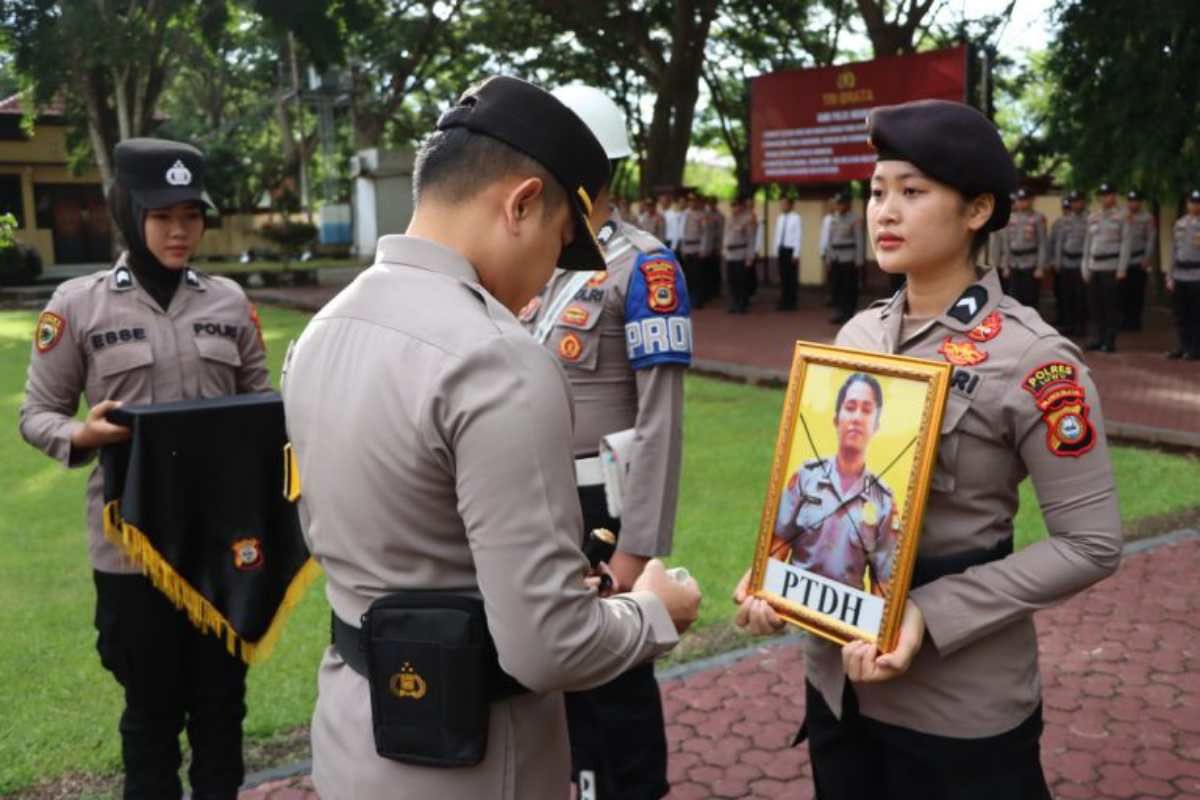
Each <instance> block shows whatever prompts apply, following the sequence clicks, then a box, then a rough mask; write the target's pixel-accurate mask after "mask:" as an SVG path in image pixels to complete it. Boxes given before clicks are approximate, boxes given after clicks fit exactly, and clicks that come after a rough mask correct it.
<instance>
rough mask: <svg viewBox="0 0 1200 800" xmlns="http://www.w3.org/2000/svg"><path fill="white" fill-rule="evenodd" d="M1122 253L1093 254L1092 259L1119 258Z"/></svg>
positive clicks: (1108, 259) (1107, 259)
mask: <svg viewBox="0 0 1200 800" xmlns="http://www.w3.org/2000/svg"><path fill="white" fill-rule="evenodd" d="M1120 255H1121V254H1120V253H1106V254H1105V255H1093V256H1092V261H1112V260H1113V259H1114V258H1117V257H1118V256H1120Z"/></svg>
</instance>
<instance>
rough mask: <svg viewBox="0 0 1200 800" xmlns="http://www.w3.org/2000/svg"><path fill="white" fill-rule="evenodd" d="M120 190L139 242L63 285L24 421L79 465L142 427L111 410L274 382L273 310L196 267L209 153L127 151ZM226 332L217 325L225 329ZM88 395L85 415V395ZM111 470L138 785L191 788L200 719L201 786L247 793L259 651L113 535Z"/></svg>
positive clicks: (126, 724) (44, 443) (128, 712)
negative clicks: (172, 588) (180, 597)
mask: <svg viewBox="0 0 1200 800" xmlns="http://www.w3.org/2000/svg"><path fill="white" fill-rule="evenodd" d="M114 161H115V163H116V171H117V177H116V182H115V184H114V185H113V187H112V190H111V191H110V192H109V196H108V201H109V205H110V207H111V209H112V212H113V218H114V220H115V221H116V223H117V227H118V228H119V229H120V231H121V235H122V237H123V239H124V240H125V245H126V247H127V250H126V252H124V253H122V254H121V256H120V258H119V259H118V260H117V262H116V264H115V265H114V266H113V267H111V268H110V269H106V270H103V271H101V272H97V273H94V274H92V275H87V276H85V277H81V278H75V279H73V280H69V281H67V282H66V283H64V284H62V285H61V286H59V287H58V289H57V290H56V291H55V293H54V296H53V297H52V298H51V299H50V303H49V304H48V305H47V306H46V309H45V310H44V311H43V312H42V314H41V316H40V317H38V322H37V327H36V331H35V334H34V347H33V353H32V355H31V357H30V363H29V375H28V381H27V383H26V387H25V402H24V404H23V405H22V406H21V422H20V428H21V435H22V436H23V437H24V438H25V440H26V441H27V442H29V443H30V444H31V445H33V446H34V447H36V448H38V449H39V450H42V451H44V452H45V453H46V454H47V455H49V456H50V457H51V458H54V459H55V460H57V461H60V462H62V463H63V464H64V465H66V466H69V467H80V466H83V465H85V464H87V463H89V462H90V461H92V460H93V458H94V457H95V455H96V452H97V450H98V449H99V448H101V447H103V446H105V445H109V444H115V443H117V442H121V441H124V440H126V439H128V438H129V431H128V429H127V428H124V427H121V426H119V425H114V424H113V423H111V422H109V421H108V420H107V419H106V418H105V417H106V415H107V414H108V413H109V412H110V411H111V410H113V409H114V408H116V407H118V406H120V405H121V404H123V403H126V404H133V403H139V404H140V403H164V402H169V401H173V400H188V399H198V398H212V397H220V396H224V395H232V394H243V393H248V392H260V391H267V390H268V389H270V383H269V379H268V374H267V368H266V355H265V353H264V351H263V344H262V337H261V335H260V333H259V330H258V320H257V315H256V314H255V312H254V310H253V308H252V307H251V305H250V303H249V302H248V301H247V299H246V296H245V294H244V293H243V292H242V290H241V289H240V288H239V287H238V286H237V284H235V283H233V282H232V281H230V280H227V279H225V278H217V277H212V276H208V275H204V274H201V273H199V272H196V271H195V270H193V269H192V268H191V267H190V266H188V265H189V263H190V260H191V258H192V256H194V255H195V253H196V249H197V247H199V244H200V238H201V236H203V234H204V227H205V222H204V207H205V206H206V205H207V204H208V203H207V200H205V198H204V167H205V162H204V156H203V155H202V154H201V153H200V151H199V150H197V149H196V148H194V147H191V146H189V145H186V144H181V143H179V142H171V141H166V140H161V139H129V140H126V141H124V142H121V143H120V144H118V145H117V147H116V148H115V152H114ZM213 331H216V334H215V335H214V334H213ZM81 395H82V396H83V397H84V399H85V400H86V401H87V404H88V406H89V411H88V414H87V417H86V419H85V420H83V421H80V420H76V419H75V411H76V409H77V408H78V406H79V398H80V396H81ZM102 484H103V481H102V478H101V470H100V469H98V468H97V469H95V470H94V471H93V473H92V475H91V478H90V479H89V481H88V492H87V518H88V527H89V532H90V539H89V554H90V557H91V564H92V569H93V576H94V581H95V585H96V619H95V623H96V628H97V631H98V634H99V636H98V638H97V642H96V648H97V650H98V651H99V653H100V661H101V663H102V664H103V665H104V667H105V668H106V669H108V670H109V671H110V672H112V674H113V676H114V677H115V678H116V679H117V681H118V682H119V683H120V684H121V686H122V687H123V688H124V691H125V707H124V710H123V712H122V714H121V721H120V732H121V754H122V759H123V762H124V767H125V791H124V796H125V797H126V798H134V797H138V798H140V797H150V798H167V797H179V796H180V795H181V794H182V787H181V785H180V780H179V767H180V763H181V754H180V750H179V734H180V732H181V731H182V730H184V728H185V727H186V729H187V733H188V741H189V743H190V744H191V750H192V758H191V766H190V768H189V778H190V781H191V785H192V797H194V798H198V799H199V798H233V797H236V796H237V791H238V787H239V786H240V784H241V782H242V778H243V775H244V768H243V762H242V718H243V717H244V716H245V713H246V705H245V693H246V665H245V664H244V663H243V662H242V661H241V660H240V659H238V658H237V657H236V656H233V655H230V654H229V653H228V652H227V651H226V648H225V643H224V642H223V641H222V639H221V638H219V637H216V636H212V635H209V634H205V633H202V632H201V631H200V630H198V629H197V628H194V627H193V626H192V625H191V623H190V622H189V620H188V617H187V614H186V613H184V612H183V611H181V610H179V609H176V608H175V607H174V606H173V605H172V603H171V601H170V600H168V599H167V598H166V597H165V596H164V595H162V594H160V593H159V592H158V591H157V590H156V589H155V588H154V587H153V586H152V585H151V583H150V580H149V579H148V578H146V577H145V576H143V575H142V574H140V570H139V569H138V567H137V566H136V565H134V564H133V563H131V562H130V561H129V560H128V559H126V558H125V557H124V556H123V555H122V552H121V550H120V549H119V547H118V545H117V544H116V543H114V542H111V541H109V540H108V539H106V538H105V536H104V533H103V523H102V503H103V485H102Z"/></svg>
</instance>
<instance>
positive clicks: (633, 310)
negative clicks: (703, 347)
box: [625, 250, 692, 369]
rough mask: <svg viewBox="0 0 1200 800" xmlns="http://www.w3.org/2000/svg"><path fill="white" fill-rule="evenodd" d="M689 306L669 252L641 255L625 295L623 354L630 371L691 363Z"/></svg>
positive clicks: (685, 290)
mask: <svg viewBox="0 0 1200 800" xmlns="http://www.w3.org/2000/svg"><path fill="white" fill-rule="evenodd" d="M690 312H691V303H690V301H689V299H688V294H687V284H686V283H685V282H684V279H683V270H682V269H681V268H680V266H679V264H678V262H676V261H675V258H674V256H672V255H671V254H670V253H669V252H665V251H663V250H658V251H655V252H653V253H646V254H642V255H640V256H639V257H638V260H637V263H636V264H635V265H634V269H633V272H632V274H631V275H630V277H629V290H628V292H627V293H626V295H625V350H626V354H627V355H628V357H629V363H630V365H631V366H633V368H634V369H644V368H646V367H652V366H655V365H658V364H685V365H686V364H690V363H691V361H692V321H691V319H690V318H689V316H688V315H689V313H690Z"/></svg>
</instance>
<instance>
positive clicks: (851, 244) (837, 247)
mask: <svg viewBox="0 0 1200 800" xmlns="http://www.w3.org/2000/svg"><path fill="white" fill-rule="evenodd" d="M830 247H832V248H833V249H834V250H849V249H851V248H853V247H857V245H856V244H855V243H854V242H849V243H848V244H834V245H830Z"/></svg>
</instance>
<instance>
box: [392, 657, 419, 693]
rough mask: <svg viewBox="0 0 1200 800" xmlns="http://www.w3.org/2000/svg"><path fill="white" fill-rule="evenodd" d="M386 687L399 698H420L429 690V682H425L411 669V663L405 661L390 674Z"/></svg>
mask: <svg viewBox="0 0 1200 800" xmlns="http://www.w3.org/2000/svg"><path fill="white" fill-rule="evenodd" d="M388 689H390V690H391V692H392V694H393V695H395V696H396V697H399V698H401V699H404V698H406V697H407V698H411V699H413V700H420V699H421V698H422V697H424V696H425V693H426V692H427V691H428V690H429V684H427V683H425V679H424V678H422V677H421V675H420V674H419V673H418V672H417V671H416V670H415V669H413V666H412V664H409V663H408V662H407V661H406V662H404V666H403V667H401V668H400V671H399V672H397V673H395V674H394V675H392V677H391V679H390V680H389V681H388Z"/></svg>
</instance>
